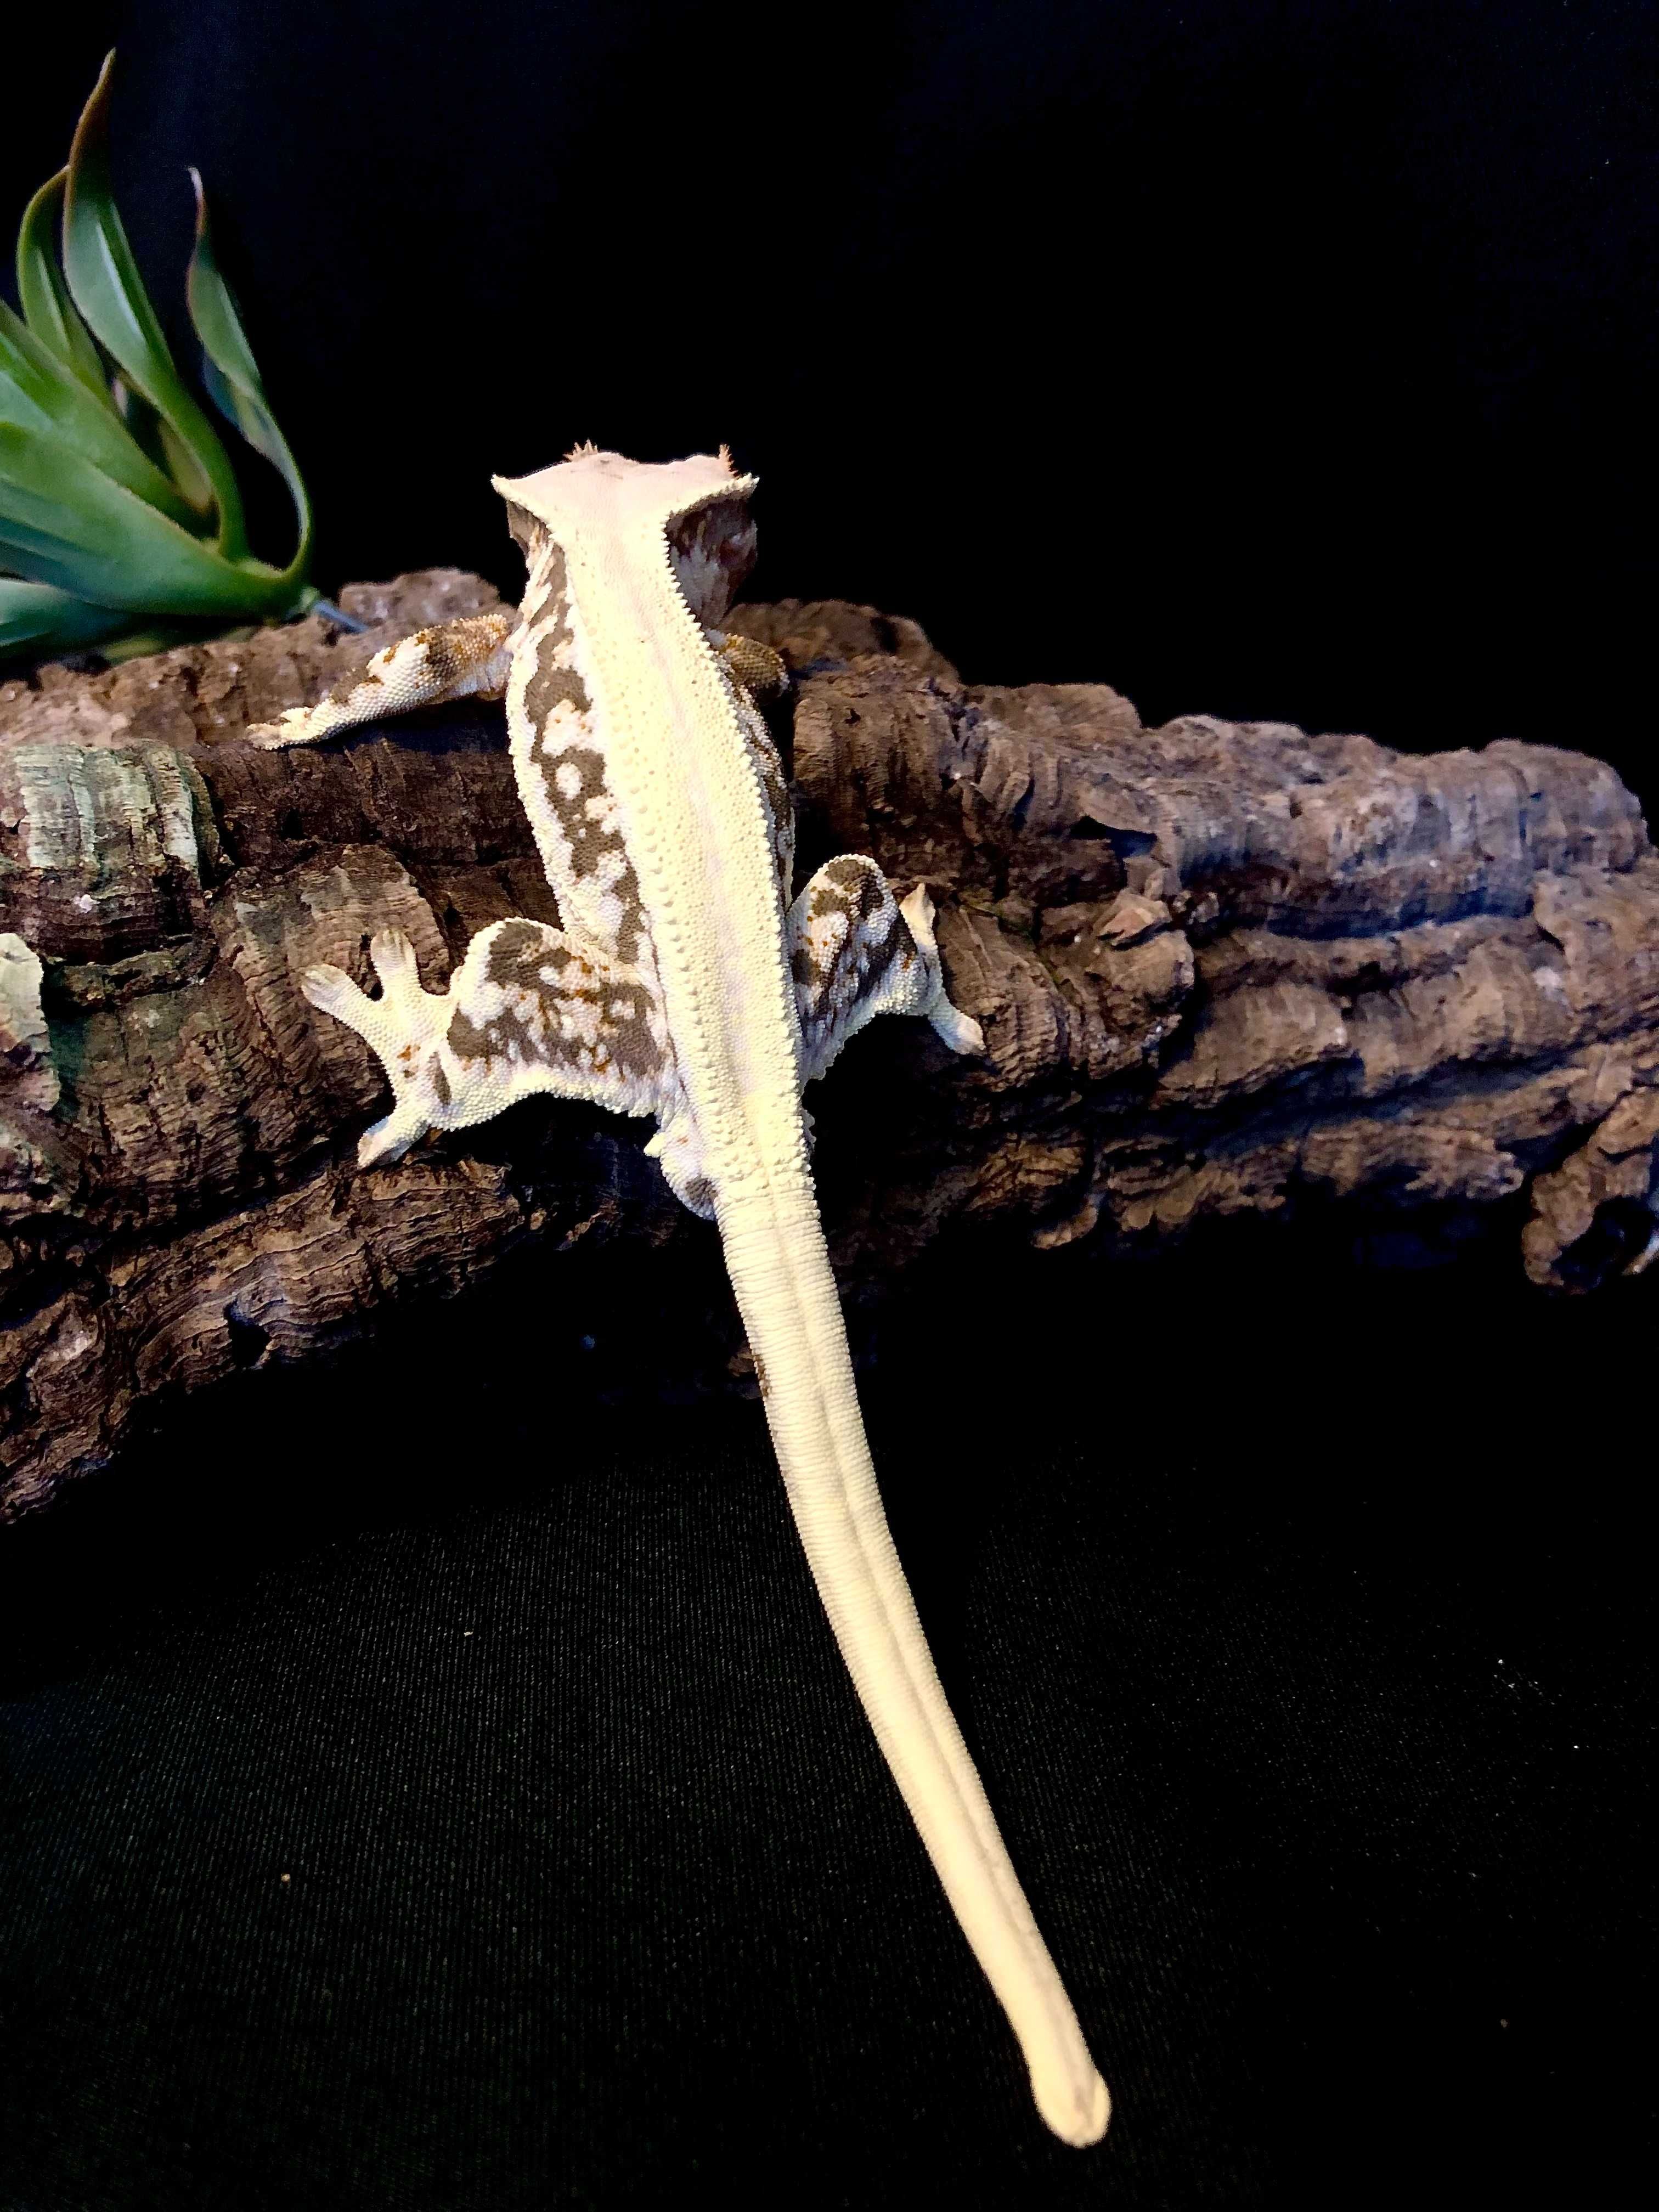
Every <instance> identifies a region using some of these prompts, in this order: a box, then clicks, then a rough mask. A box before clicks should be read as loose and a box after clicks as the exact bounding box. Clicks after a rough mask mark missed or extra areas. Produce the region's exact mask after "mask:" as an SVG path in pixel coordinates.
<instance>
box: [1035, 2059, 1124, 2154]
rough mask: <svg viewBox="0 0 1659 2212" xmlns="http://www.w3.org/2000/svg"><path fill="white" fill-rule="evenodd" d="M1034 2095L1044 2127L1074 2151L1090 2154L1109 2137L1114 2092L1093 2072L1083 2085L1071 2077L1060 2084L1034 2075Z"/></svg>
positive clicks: (1068, 2076) (1091, 2071)
mask: <svg viewBox="0 0 1659 2212" xmlns="http://www.w3.org/2000/svg"><path fill="white" fill-rule="evenodd" d="M1031 2094H1032V2096H1033V2097H1034V2098H1035V2099H1036V2108H1037V2111H1038V2112H1040V2113H1041V2114H1042V2120H1043V2124H1044V2125H1045V2126H1046V2127H1048V2128H1050V2129H1052V2130H1053V2131H1054V2134H1055V2135H1057V2136H1059V2137H1060V2141H1061V2142H1067V2143H1070V2144H1071V2145H1072V2146H1073V2148H1074V2149H1077V2150H1087V2148H1089V2146H1090V2144H1091V2143H1097V2142H1099V2141H1100V2139H1101V2137H1102V2136H1103V2135H1104V2134H1105V2132H1106V2129H1107V2125H1108V2124H1109V2121H1110V2119H1111V2117H1112V2098H1111V2092H1110V2091H1109V2089H1108V2088H1107V2087H1106V2084H1105V2083H1104V2082H1103V2081H1102V2080H1101V2078H1100V2076H1099V2075H1098V2074H1097V2073H1095V2072H1094V2071H1093V2069H1091V2070H1090V2074H1089V2078H1088V2080H1087V2081H1083V2082H1079V2081H1077V2079H1076V2078H1075V2076H1073V2075H1067V2076H1066V2078H1065V2079H1064V2080H1062V2081H1048V2082H1044V2081H1038V2080H1037V2077H1036V2075H1035V2074H1034V2075H1032V2076H1031Z"/></svg>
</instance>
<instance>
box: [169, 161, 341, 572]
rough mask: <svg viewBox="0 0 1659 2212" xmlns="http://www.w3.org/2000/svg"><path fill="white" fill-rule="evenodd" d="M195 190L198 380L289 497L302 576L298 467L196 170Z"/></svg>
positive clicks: (305, 504) (307, 552) (305, 553)
mask: <svg viewBox="0 0 1659 2212" xmlns="http://www.w3.org/2000/svg"><path fill="white" fill-rule="evenodd" d="M190 180H191V184H192V185H194V187H195V189H196V245H195V248H194V250H193V252H191V257H190V268H189V270H188V272H187V274H186V276H185V297H186V299H187V300H188V301H189V305H190V319H191V323H192V325H194V327H195V331H196V335H197V337H198V338H200V340H201V341H202V350H203V353H204V356H205V359H204V362H203V364H202V380H203V382H204V384H205V385H206V386H207V388H208V392H209V395H210V398H211V399H212V401H213V404H214V405H215V406H216V408H217V409H218V410H219V412H220V413H221V414H222V416H224V417H225V419H226V420H227V422H234V424H235V426H236V428H238V429H239V430H240V432H241V434H242V435H243V436H244V437H245V438H246V440H247V441H248V443H249V445H250V446H252V447H253V448H254V450H255V452H256V453H263V454H264V457H265V459H267V460H268V461H269V462H270V464H271V465H272V467H273V468H275V469H276V470H277V471H278V472H279V473H280V474H281V476H282V478H283V483H285V484H286V485H287V486H288V489H289V498H290V499H291V500H292V501H294V513H295V520H296V521H297V523H298V526H299V533H300V542H299V546H298V549H297V550H296V551H295V556H294V558H293V560H292V561H291V562H289V569H288V573H289V574H290V575H292V576H294V577H295V578H298V577H301V576H303V575H304V574H305V573H306V569H307V566H308V564H309V562H310V559H311V528H312V524H311V501H310V499H309V497H308V496H307V492H306V488H305V483H304V479H303V478H302V477H301V474H300V470H299V465H298V464H297V463H296V461H295V458H294V455H293V453H291V452H290V451H289V443H288V441H287V439H286V438H285V437H283V434H282V432H281V431H280V430H279V429H278V428H277V427H276V416H274V415H273V414H272V413H271V411H270V403H269V401H268V400H267V399H266V398H265V390H264V383H263V382H262V380H261V379H260V375H259V368H258V362H256V361H255V360H254V358H253V349H252V347H251V346H250V345H249V343H248V342H247V337H246V332H245V331H243V329H242V319H241V317H240V314H239V313H237V308H236V301H235V299H234V296H233V295H232V293H231V289H230V287H229V286H228V284H227V283H226V282H225V280H224V278H223V276H222V275H221V274H220V271H219V264H218V261H217V259H216V257H215V255H214V251H213V234H212V232H211V230H210V228H209V224H208V210H207V195H206V193H205V192H204V191H203V190H202V179H201V175H200V173H199V172H198V171H197V170H195V169H192V170H191V173H190Z"/></svg>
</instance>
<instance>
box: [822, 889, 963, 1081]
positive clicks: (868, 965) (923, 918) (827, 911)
mask: <svg viewBox="0 0 1659 2212" xmlns="http://www.w3.org/2000/svg"><path fill="white" fill-rule="evenodd" d="M789 954H790V963H791V967H792V969H793V975H794V981H795V1007H796V1012H798V1014H799V1018H800V1026H801V1038H802V1042H803V1046H804V1054H803V1065H802V1072H801V1080H802V1082H803V1083H811V1082H812V1081H814V1080H815V1079H817V1077H818V1076H820V1075H822V1074H823V1073H824V1071H825V1069H826V1068H828V1067H829V1066H830V1065H831V1064H832V1062H833V1061H834V1060H836V1057H837V1055H838V1054H840V1052H841V1050H842V1047H843V1046H844V1045H845V1044H846V1043H847V1042H848V1039H849V1038H851V1037H854V1036H857V1034H858V1032H859V1031H860V1030H861V1029H862V1028H863V1027H864V1026H865V1024H866V1023H867V1022H872V1021H873V1020H874V1019H875V1018H876V1016H877V1015H878V1014H914V1015H916V1016H918V1017H919V1018H921V1019H922V1020H924V1021H926V1022H928V1023H930V1024H932V1026H933V1029H934V1030H935V1031H936V1032H937V1034H938V1035H939V1037H940V1038H941V1039H942V1040H943V1042H945V1044H947V1045H949V1046H950V1048H951V1051H952V1052H963V1053H967V1052H982V1051H983V1050H984V1049H985V1038H984V1036H983V1033H982V1032H981V1029H980V1026H979V1024H978V1023H977V1022H976V1021H975V1020H973V1019H972V1018H970V1017H969V1015H967V1014H964V1013H963V1012H961V1011H960V1009H959V1008H957V1007H956V1006H952V1005H951V1000H950V998H949V996H948V995H947V994H946V991H945V971H944V969H943V968H942V967H941V966H940V963H939V946H938V945H937V943H936V942H935V939H934V936H933V900H932V899H931V898H930V897H929V896H928V895H927V885H926V884H917V885H916V887H915V890H913V891H912V892H911V893H910V894H909V896H908V897H907V898H906V899H905V901H904V902H903V904H902V905H901V904H900V903H899V902H898V901H897V900H896V898H895V897H894V896H893V891H892V886H891V885H890V884H889V882H888V881H887V878H886V877H885V876H884V875H883V873H882V872H881V870H880V869H879V868H878V866H877V865H876V863H875V862H874V861H873V860H868V859H866V858H865V857H864V855H862V854H852V853H847V854H842V856H841V857H840V858H839V859H838V860H826V861H825V863H824V865H823V867H821V868H820V869H819V870H818V872H817V874H816V875H815V876H814V877H813V878H811V882H810V883H808V884H807V885H806V887H805V890H803V891H802V892H801V894H800V896H799V898H798V899H797V900H796V901H795V902H794V904H793V906H792V907H791V908H790V909H789Z"/></svg>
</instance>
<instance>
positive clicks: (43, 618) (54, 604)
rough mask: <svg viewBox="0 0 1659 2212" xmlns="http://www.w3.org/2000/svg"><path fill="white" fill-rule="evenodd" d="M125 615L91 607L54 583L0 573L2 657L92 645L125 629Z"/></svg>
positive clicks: (115, 609)
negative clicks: (30, 580)
mask: <svg viewBox="0 0 1659 2212" xmlns="http://www.w3.org/2000/svg"><path fill="white" fill-rule="evenodd" d="M128 620H129V617H128V615H127V613H126V611H125V608H123V607H95V606H93V605H90V604H89V603H88V601H87V600H85V599H76V598H74V597H73V596H72V595H71V594H70V592H60V591H59V590H58V588H57V586H55V585H52V584H26V583H21V582H20V581H19V580H17V578H15V576H0V660H4V659H11V658H13V657H14V656H15V655H16V654H19V653H30V654H33V655H35V656H39V655H40V654H42V653H52V652H58V653H64V652H67V651H69V650H70V648H71V647H74V646H77V645H94V644H96V643H97V641H99V639H100V638H106V637H112V636H113V635H115V633H116V631H117V630H119V629H125V627H126V624H127V622H128Z"/></svg>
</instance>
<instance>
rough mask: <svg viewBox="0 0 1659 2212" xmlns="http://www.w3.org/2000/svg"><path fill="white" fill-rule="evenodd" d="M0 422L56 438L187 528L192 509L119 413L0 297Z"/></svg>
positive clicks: (189, 523) (107, 475)
mask: <svg viewBox="0 0 1659 2212" xmlns="http://www.w3.org/2000/svg"><path fill="white" fill-rule="evenodd" d="M0 422H11V423H15V425H16V427H17V428H19V429H20V430H33V431H36V432H38V433H40V435H43V436H46V437H53V438H57V439H58V440H60V441H62V442H63V443H64V445H65V446H67V447H70V449H71V450H72V451H73V452H75V453H79V454H80V456H81V458H82V459H83V460H87V461H90V462H91V463H92V465H93V466H94V468H96V469H100V470H101V471H103V473H104V474H105V475H106V477H113V478H114V480H115V482H116V483H122V484H125V486H126V488H127V489H128V490H129V491H131V492H137V495H138V496H139V498H140V499H143V500H147V501H149V504H150V506H152V507H159V508H160V509H161V513H163V514H168V515H171V516H172V518H173V520H174V521H175V522H177V523H180V524H182V525H183V526H185V528H186V529H188V528H189V527H190V525H191V520H192V515H191V508H190V507H189V505H188V503H187V502H186V501H185V500H184V499H182V498H181V497H180V496H179V493H178V491H177V490H176V489H174V487H173V484H172V483H169V481H168V480H167V477H165V476H163V475H162V473H161V471H160V470H159V469H158V468H157V467H156V466H155V463H154V462H153V461H151V460H150V459H149V457H148V456H147V455H146V454H145V453H143V449H142V448H141V447H139V446H138V445H137V442H136V441H135V440H134V439H133V438H132V436H131V435H130V433H129V432H128V431H127V429H126V428H125V425H124V424H123V422H122V421H121V419H120V417H119V416H118V415H114V414H112V413H111V412H110V410H109V409H108V408H107V407H103V406H100V404H99V403H98V402H97V401H96V400H95V399H94V398H93V396H92V394H91V393H90V392H88V390H87V388H86V386H84V385H83V384H82V383H80V382H79V381H77V380H76V378H75V377H74V376H72V375H71V374H70V371H69V370H68V369H67V368H65V367H64V363H63V362H61V361H59V360H58V357H57V356H56V355H55V354H52V353H51V352H49V351H48V350H47V349H46V347H45V346H44V345H43V344H42V343H40V339H39V338H38V337H35V335H34V333H33V331H31V330H30V329H29V328H28V326H27V324H25V323H24V322H22V321H21V319H19V318H18V317H17V316H16V315H15V314H13V313H12V311H11V309H10V308H9V307H7V306H6V304H5V302H4V301H0Z"/></svg>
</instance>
